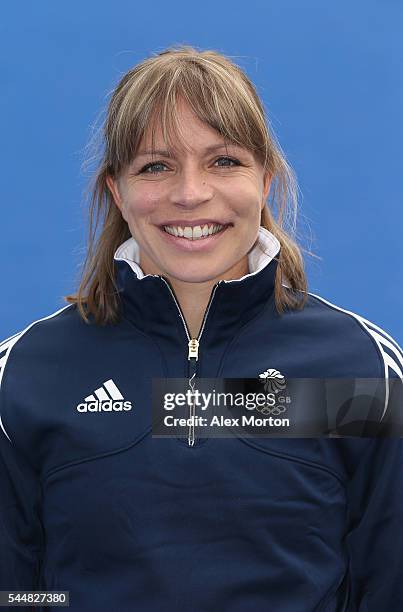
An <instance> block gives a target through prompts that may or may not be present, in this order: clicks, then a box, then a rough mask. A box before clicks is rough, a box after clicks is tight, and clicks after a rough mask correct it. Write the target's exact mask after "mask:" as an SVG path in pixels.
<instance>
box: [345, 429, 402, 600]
mask: <svg viewBox="0 0 403 612" xmlns="http://www.w3.org/2000/svg"><path fill="white" fill-rule="evenodd" d="M347 500H348V516H349V519H348V524H349V529H348V533H347V545H348V549H349V557H350V585H351V598H352V600H353V604H354V606H353V608H352V609H353V610H356V611H357V612H379V611H380V610H385V611H386V610H387V612H401V611H402V610H403V528H402V526H403V439H402V438H373V439H370V440H368V445H367V447H366V450H365V452H364V453H363V455H362V456H361V460H360V463H359V466H358V468H357V470H356V471H355V473H354V474H353V476H352V477H351V478H350V480H349V482H348V485H347Z"/></svg>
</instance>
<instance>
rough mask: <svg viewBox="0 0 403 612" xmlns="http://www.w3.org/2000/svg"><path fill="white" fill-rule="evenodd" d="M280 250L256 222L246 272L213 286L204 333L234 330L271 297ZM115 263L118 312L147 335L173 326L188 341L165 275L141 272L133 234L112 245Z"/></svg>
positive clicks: (275, 240) (158, 332) (278, 245)
mask: <svg viewBox="0 0 403 612" xmlns="http://www.w3.org/2000/svg"><path fill="white" fill-rule="evenodd" d="M279 252H280V243H279V241H278V239H277V238H276V237H275V236H274V234H272V233H271V232H269V231H268V230H267V229H266V228H264V227H262V226H260V228H259V232H258V236H257V239H256V242H255V244H254V246H253V247H252V249H251V250H250V251H249V253H248V263H249V273H248V274H246V275H245V276H242V277H241V278H239V279H231V280H230V279H228V280H220V281H219V282H218V283H216V284H215V286H214V288H213V290H212V293H211V296H210V302H209V304H208V306H207V308H206V312H205V316H204V321H203V323H202V327H201V331H202V334H203V336H206V335H210V334H211V332H212V331H213V332H214V333H221V332H222V333H224V334H233V333H234V331H235V328H236V327H237V326H239V325H242V324H244V323H245V322H246V321H248V320H250V319H251V318H253V316H255V315H256V314H257V313H258V312H259V311H260V310H262V308H263V307H264V306H265V304H266V303H267V302H268V300H270V299H271V298H273V297H274V284H275V278H276V270H277V265H278V255H279ZM274 258H276V259H274ZM114 262H115V269H116V277H115V282H116V285H117V289H118V291H119V294H120V297H121V299H122V307H123V315H124V316H125V317H126V318H127V319H129V320H130V321H131V322H132V323H134V324H135V325H136V326H137V327H138V328H140V329H141V330H142V331H144V332H145V333H147V334H150V335H162V336H166V334H167V332H168V330H169V329H175V330H176V334H177V333H178V329H180V332H179V333H180V334H181V341H182V342H183V340H184V339H187V340H188V339H189V338H188V335H189V334H188V330H187V326H186V322H185V320H184V317H183V314H182V312H181V309H180V305H179V303H178V301H177V299H176V296H175V293H174V291H173V289H172V287H171V285H170V283H169V281H168V279H167V278H166V277H164V276H161V275H158V274H144V273H143V271H142V269H141V268H140V265H139V262H140V249H139V245H138V243H137V241H136V240H135V239H134V238H133V237H131V238H129V239H128V240H126V241H125V242H123V243H122V244H121V245H120V246H119V247H118V248H117V250H116V251H115V254H114ZM200 336H201V333H200V332H199V338H200Z"/></svg>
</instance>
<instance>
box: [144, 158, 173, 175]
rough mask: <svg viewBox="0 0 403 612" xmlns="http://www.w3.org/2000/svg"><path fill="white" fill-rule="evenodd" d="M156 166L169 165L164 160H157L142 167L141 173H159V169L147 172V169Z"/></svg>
mask: <svg viewBox="0 0 403 612" xmlns="http://www.w3.org/2000/svg"><path fill="white" fill-rule="evenodd" d="M155 166H165V167H167V166H166V165H165V164H164V163H163V162H162V161H156V162H151V163H149V164H146V165H145V166H144V168H142V169H141V170H140V172H139V174H141V173H143V174H159V173H160V170H157V171H156V172H147V170H149V169H150V168H154V167H155Z"/></svg>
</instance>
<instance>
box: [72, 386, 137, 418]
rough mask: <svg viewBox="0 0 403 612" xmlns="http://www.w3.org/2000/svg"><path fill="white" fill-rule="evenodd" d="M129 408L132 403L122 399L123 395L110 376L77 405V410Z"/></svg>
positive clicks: (97, 410)
mask: <svg viewBox="0 0 403 612" xmlns="http://www.w3.org/2000/svg"><path fill="white" fill-rule="evenodd" d="M131 409H132V403H131V402H129V401H124V397H123V395H122V394H121V392H120V391H119V389H118V388H117V386H116V385H115V383H114V382H113V380H112V379H111V378H110V379H109V380H106V381H105V382H104V383H103V384H102V386H101V387H99V388H98V389H95V391H94V393H93V394H92V395H88V397H86V398H85V400H84V401H83V402H81V404H78V405H77V410H78V412H112V411H115V412H120V411H122V410H131Z"/></svg>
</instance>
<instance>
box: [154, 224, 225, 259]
mask: <svg viewBox="0 0 403 612" xmlns="http://www.w3.org/2000/svg"><path fill="white" fill-rule="evenodd" d="M158 227H159V229H160V231H161V233H162V235H163V236H164V238H165V239H166V240H167V241H168V243H169V244H171V245H173V246H175V247H177V248H179V249H181V250H183V251H187V252H192V251H197V252H201V251H204V250H208V249H209V248H210V246H212V245H214V244H215V243H216V242H217V241H219V240H220V238H221V237H222V236H223V235H224V234H225V232H227V231H228V229H229V228H230V227H232V223H227V224H219V223H206V224H204V225H196V226H190V225H188V226H168V225H162V226H158Z"/></svg>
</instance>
